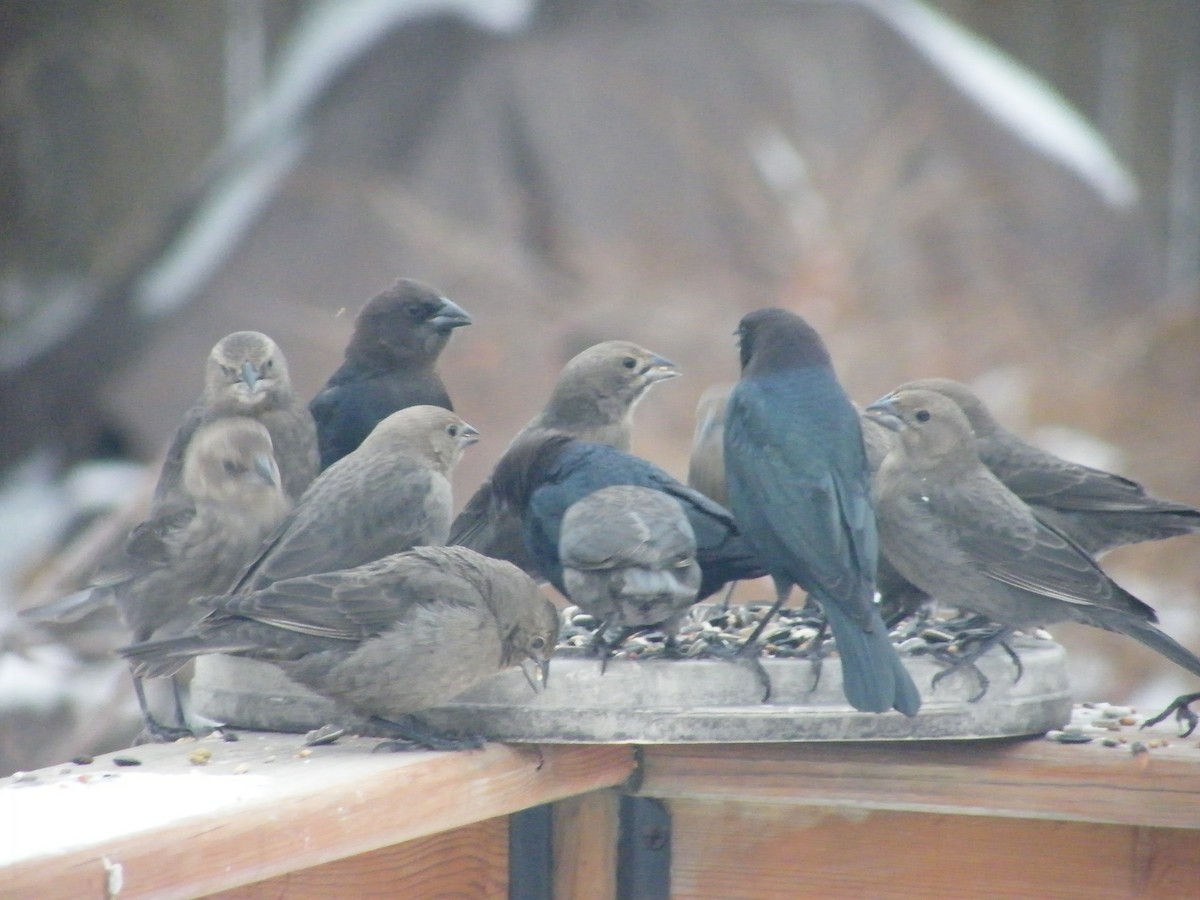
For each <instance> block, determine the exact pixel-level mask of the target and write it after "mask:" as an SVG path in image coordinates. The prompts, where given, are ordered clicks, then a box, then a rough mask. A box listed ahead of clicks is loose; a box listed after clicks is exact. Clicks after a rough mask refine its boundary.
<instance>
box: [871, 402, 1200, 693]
mask: <svg viewBox="0 0 1200 900" xmlns="http://www.w3.org/2000/svg"><path fill="white" fill-rule="evenodd" d="M868 413H869V414H871V415H873V416H875V417H876V418H878V420H879V421H880V422H881V423H883V424H885V425H888V426H889V427H892V428H895V429H897V430H899V433H900V442H899V443H898V445H897V446H896V448H895V449H894V450H893V451H892V452H891V453H889V454H888V456H887V458H886V459H885V460H884V463H883V466H882V468H880V470H879V472H878V474H877V479H876V486H875V502H876V516H877V520H878V523H879V536H880V541H881V544H882V547H883V552H884V554H885V555H886V556H887V558H888V559H889V560H890V561H891V562H892V564H893V565H894V566H895V567H896V569H897V570H898V571H899V572H900V574H901V575H903V576H904V577H905V578H907V579H908V580H909V581H911V582H912V583H913V584H914V585H916V586H917V587H918V588H920V589H921V590H923V591H925V592H926V593H928V594H930V595H931V596H934V597H938V598H944V599H945V600H946V601H947V602H951V603H953V604H954V605H956V606H959V607H962V608H965V609H969V610H971V611H973V612H976V613H980V614H982V615H984V616H986V617H987V618H988V619H991V620H992V621H994V622H998V623H1000V624H1001V625H1004V626H1007V627H1008V628H1021V629H1029V628H1032V627H1035V626H1041V625H1053V624H1055V623H1058V622H1082V623H1084V624H1085V625H1092V626H1094V627H1096V628H1103V629H1105V630H1106V631H1115V632H1118V633H1121V634H1125V635H1128V636H1129V637H1131V638H1133V639H1135V640H1137V641H1140V642H1141V643H1143V644H1145V645H1146V646H1147V647H1150V648H1151V649H1152V650H1155V651H1157V652H1158V653H1161V654H1162V655H1163V656H1165V657H1167V658H1168V659H1170V660H1171V661H1172V662H1174V663H1176V664H1177V665H1180V666H1182V667H1183V668H1185V669H1187V670H1188V671H1189V672H1191V673H1192V674H1193V675H1200V658H1197V657H1196V656H1195V655H1194V654H1193V653H1192V652H1191V651H1189V650H1188V649H1187V648H1185V647H1183V646H1182V645H1180V644H1178V643H1177V642H1176V641H1174V640H1173V639H1172V638H1170V637H1168V636H1167V635H1166V634H1164V633H1163V632H1162V631H1160V630H1158V629H1157V628H1156V627H1155V626H1154V624H1153V623H1154V622H1156V621H1157V616H1156V615H1155V613H1154V610H1153V609H1152V608H1151V607H1150V606H1148V605H1147V604H1145V603H1143V602H1142V601H1141V600H1139V599H1138V598H1137V597H1134V596H1133V595H1132V594H1130V593H1129V592H1128V591H1126V590H1124V589H1123V588H1121V587H1120V586H1119V585H1118V584H1117V583H1116V582H1114V581H1113V580H1112V579H1111V578H1109V577H1108V576H1107V575H1106V574H1105V573H1104V572H1103V571H1102V570H1101V569H1100V567H1099V566H1098V565H1097V564H1096V562H1095V561H1094V560H1093V559H1092V557H1091V556H1090V555H1089V554H1088V553H1087V552H1086V551H1085V550H1084V549H1083V548H1082V547H1080V546H1079V545H1078V544H1076V543H1075V542H1074V541H1073V540H1072V539H1071V538H1070V537H1069V536H1067V534H1066V533H1065V532H1062V531H1060V530H1059V529H1057V528H1056V527H1054V526H1053V525H1051V524H1049V523H1047V522H1045V521H1043V520H1042V519H1041V518H1040V515H1039V514H1037V513H1036V512H1035V511H1034V510H1033V509H1031V508H1030V507H1029V506H1028V505H1027V504H1026V503H1025V501H1024V500H1022V499H1021V498H1020V497H1018V496H1017V495H1016V494H1014V493H1013V492H1012V491H1011V490H1009V489H1008V488H1007V487H1005V486H1004V484H1003V483H1001V481H1000V479H998V478H997V477H996V475H995V474H994V473H993V472H992V471H991V470H990V469H988V467H987V466H985V465H984V464H983V462H982V460H981V459H980V457H979V453H978V451H977V449H976V441H975V435H974V433H973V432H972V429H971V424H970V422H969V421H968V419H967V417H966V415H965V414H964V413H963V411H962V409H961V408H960V407H959V406H958V404H956V403H955V402H954V401H953V400H951V399H950V398H949V397H946V396H945V395H943V394H940V393H936V392H934V391H929V390H918V389H908V388H905V389H901V390H897V391H894V392H893V393H891V394H889V395H888V396H887V397H885V398H883V399H882V400H879V401H877V402H876V403H874V404H872V405H871V406H870V407H868ZM1003 636H1004V633H1001V634H1000V635H998V636H997V637H996V638H995V639H993V641H991V642H984V643H983V644H981V647H980V651H981V652H982V650H986V648H987V646H988V645H989V643H994V642H995V641H996V640H1000V639H1002V638H1003ZM977 655H978V654H974V655H971V656H969V657H967V659H968V661H973V659H974V657H975V656H977Z"/></svg>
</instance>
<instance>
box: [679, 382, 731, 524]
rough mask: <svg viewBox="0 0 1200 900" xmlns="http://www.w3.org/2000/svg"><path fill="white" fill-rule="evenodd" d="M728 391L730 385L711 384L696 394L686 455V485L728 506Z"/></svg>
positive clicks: (729, 390)
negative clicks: (694, 423) (689, 445)
mask: <svg viewBox="0 0 1200 900" xmlns="http://www.w3.org/2000/svg"><path fill="white" fill-rule="evenodd" d="M732 390H733V385H732V384H714V385H711V386H710V387H708V388H706V389H705V391H704V393H703V394H701V395H700V399H699V400H698V401H697V403H696V428H695V430H694V431H693V432H692V453H691V456H689V457H688V473H687V483H688V487H693V488H695V489H696V490H698V491H699V492H700V493H702V494H703V495H704V496H705V497H708V499H710V500H714V501H716V502H717V503H720V504H721V505H722V506H728V505H729V491H728V490H726V488H725V410H726V409H727V408H728V405H729V394H730V392H731V391H732Z"/></svg>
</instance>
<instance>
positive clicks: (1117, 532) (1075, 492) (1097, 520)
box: [897, 378, 1200, 556]
mask: <svg viewBox="0 0 1200 900" xmlns="http://www.w3.org/2000/svg"><path fill="white" fill-rule="evenodd" d="M907 389H914V390H929V391H935V392H936V393H939V394H942V395H943V396H945V397H949V398H950V399H951V400H953V401H954V402H955V403H956V404H958V406H959V408H960V409H961V410H962V411H963V413H964V414H965V415H966V417H967V421H968V422H969V423H970V425H971V430H972V432H974V435H975V446H976V449H977V450H978V452H979V457H980V459H982V460H983V464H984V465H985V466H987V467H988V468H989V469H991V470H992V472H993V474H995V476H996V477H997V478H999V479H1000V481H1002V482H1003V483H1004V485H1005V486H1006V487H1007V488H1008V489H1009V490H1010V491H1012V492H1013V493H1014V494H1016V495H1017V496H1018V497H1020V498H1021V499H1022V500H1024V501H1025V502H1026V503H1028V504H1029V505H1030V506H1031V507H1032V508H1033V510H1034V512H1035V513H1036V514H1037V516H1038V518H1040V519H1042V521H1044V522H1048V523H1049V524H1051V525H1053V526H1054V527H1055V528H1057V529H1059V530H1060V531H1062V532H1064V533H1065V534H1067V535H1068V536H1069V537H1070V538H1071V539H1072V540H1073V541H1075V543H1077V544H1079V546H1081V547H1082V548H1083V549H1084V550H1086V551H1087V552H1088V553H1090V554H1091V555H1093V556H1099V555H1101V554H1102V553H1104V552H1106V551H1108V550H1112V549H1114V548H1116V547H1121V546H1123V545H1125V544H1136V543H1138V542H1140V541H1155V540H1160V539H1162V538H1169V537H1177V536H1179V535H1183V534H1194V533H1196V532H1200V509H1195V508H1194V507H1191V506H1187V505H1185V504H1183V503H1174V502H1172V501H1170V500H1160V499H1159V498H1157V497H1154V496H1151V495H1150V494H1148V493H1146V489H1145V488H1144V487H1142V485H1140V484H1138V483H1137V482H1136V481H1132V480H1130V479H1128V478H1123V477H1121V476H1120V475H1114V474H1112V473H1110V472H1104V471H1101V470H1099V469H1093V468H1090V467H1089V466H1083V465H1079V464H1078V463H1073V462H1068V461H1067V460H1065V459H1062V458H1060V457H1058V456H1055V455H1054V454H1052V453H1048V452H1047V451H1045V450H1042V449H1040V448H1038V447H1035V446H1033V445H1032V444H1028V443H1026V442H1025V441H1023V440H1022V439H1021V438H1020V437H1018V436H1017V435H1016V434H1014V433H1013V432H1011V431H1009V430H1008V429H1006V428H1004V427H1003V426H1002V425H1001V424H1000V423H999V422H997V421H996V420H995V418H993V416H992V414H991V412H990V411H989V410H988V409H987V407H986V406H984V404H983V401H982V400H980V399H979V397H978V396H976V395H975V393H974V392H972V391H971V389H970V388H968V387H967V386H966V385H964V384H961V383H959V382H957V381H952V380H950V379H949V378H928V379H923V380H920V381H912V382H909V383H907V384H904V385H901V386H900V387H899V388H897V390H898V391H899V390H907Z"/></svg>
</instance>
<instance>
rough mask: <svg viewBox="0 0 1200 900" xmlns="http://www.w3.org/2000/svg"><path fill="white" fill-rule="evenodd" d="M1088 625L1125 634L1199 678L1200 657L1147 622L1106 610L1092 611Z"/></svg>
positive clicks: (1126, 614)
mask: <svg viewBox="0 0 1200 900" xmlns="http://www.w3.org/2000/svg"><path fill="white" fill-rule="evenodd" d="M1090 612H1091V618H1092V619H1094V620H1095V621H1092V622H1091V623H1090V624H1093V625H1098V626H1099V627H1100V628H1104V629H1106V630H1108V631H1116V632H1118V633H1120V634H1127V635H1129V636H1130V637H1131V638H1133V639H1134V640H1135V641H1138V642H1140V643H1142V644H1145V645H1146V646H1147V647H1149V648H1150V649H1151V650H1153V651H1155V652H1156V653H1159V654H1161V655H1163V656H1165V657H1166V658H1167V659H1169V660H1170V661H1171V662H1173V663H1175V665H1177V666H1181V667H1183V668H1185V669H1187V670H1188V671H1189V672H1191V673H1192V674H1193V675H1195V676H1197V677H1200V657H1198V656H1196V654H1195V653H1193V652H1192V651H1191V650H1189V649H1188V648H1187V647H1185V646H1183V644H1181V643H1179V642H1178V641H1177V640H1175V639H1174V638H1173V637H1171V636H1170V635H1169V634H1167V633H1166V632H1165V631H1160V630H1159V629H1158V628H1156V627H1155V626H1154V625H1152V624H1151V623H1149V622H1146V621H1143V620H1142V619H1139V618H1137V617H1136V616H1131V615H1129V614H1128V613H1123V612H1118V611H1116V610H1108V609H1100V610H1096V609H1093V610H1091V611H1090Z"/></svg>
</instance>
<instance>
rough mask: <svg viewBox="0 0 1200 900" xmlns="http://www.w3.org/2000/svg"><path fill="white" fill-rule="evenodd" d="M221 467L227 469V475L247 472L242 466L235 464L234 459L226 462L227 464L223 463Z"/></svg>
mask: <svg viewBox="0 0 1200 900" xmlns="http://www.w3.org/2000/svg"><path fill="white" fill-rule="evenodd" d="M221 465H222V467H223V468H224V469H225V474H226V475H237V474H238V473H239V472H243V471H245V470H244V469H243V468H242V467H241V466H240V465H238V464H237V463H235V462H234V461H233V460H232V459H227V460H225V462H223V463H222V464H221Z"/></svg>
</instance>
